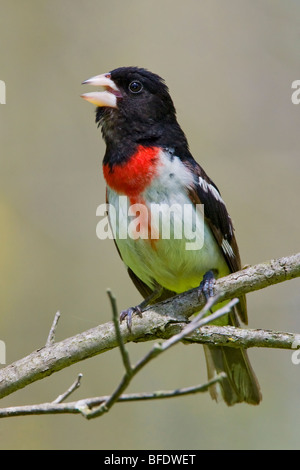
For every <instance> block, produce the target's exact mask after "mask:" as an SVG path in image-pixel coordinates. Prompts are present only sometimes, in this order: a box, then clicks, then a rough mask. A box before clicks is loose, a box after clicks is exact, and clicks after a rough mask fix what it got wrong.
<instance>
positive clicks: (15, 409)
mask: <svg viewBox="0 0 300 470" xmlns="http://www.w3.org/2000/svg"><path fill="white" fill-rule="evenodd" d="M224 376H225V374H224V373H221V374H219V375H217V376H216V377H214V378H213V379H212V380H210V381H208V382H206V383H205V384H202V385H194V386H191V387H185V388H179V389H175V390H160V391H155V392H149V393H130V394H124V395H121V396H120V397H119V398H118V400H117V402H118V403H126V402H132V401H146V400H160V399H164V398H175V397H180V396H185V395H192V394H196V393H203V392H207V390H208V389H209V387H211V386H212V385H214V384H215V383H217V382H220V381H221V380H223V378H224ZM108 398H109V397H108V396H101V397H93V398H84V399H82V400H79V401H74V402H68V403H54V402H52V403H41V404H39V405H24V406H11V407H7V408H2V409H0V418H9V417H12V416H32V415H43V414H79V413H80V414H82V409H89V408H93V407H95V406H97V405H100V403H103V402H104V401H107V400H108Z"/></svg>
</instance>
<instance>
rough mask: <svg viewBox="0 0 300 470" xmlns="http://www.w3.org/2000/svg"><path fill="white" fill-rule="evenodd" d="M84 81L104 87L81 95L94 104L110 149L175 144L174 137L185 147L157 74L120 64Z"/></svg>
mask: <svg viewBox="0 0 300 470" xmlns="http://www.w3.org/2000/svg"><path fill="white" fill-rule="evenodd" d="M84 83H86V84H90V85H100V86H104V87H105V91H104V92H96V93H86V94H84V95H82V96H83V98H85V99H86V100H88V101H90V102H92V103H94V104H95V105H96V106H97V109H96V122H97V123H98V125H100V126H101V129H102V134H103V137H104V139H105V141H106V144H107V146H108V147H110V149H111V147H116V146H118V147H119V148H123V149H124V148H125V149H127V147H128V146H131V148H132V146H134V145H139V144H142V145H145V146H147V145H148V146H151V145H158V146H166V147H170V146H171V147H174V146H175V147H176V142H177V141H180V146H182V145H184V147H185V148H186V149H187V141H186V138H185V136H184V134H183V132H182V130H181V128H180V126H179V124H178V123H177V119H176V110H175V107H174V104H173V101H172V98H171V96H170V94H169V90H168V87H167V86H166V84H165V82H164V80H163V79H162V78H161V77H159V76H158V75H156V74H154V73H152V72H149V71H148V70H146V69H143V68H138V67H120V68H117V69H115V70H112V71H111V72H109V73H107V74H103V75H98V76H96V77H93V78H91V79H89V80H86V81H85V82H84ZM178 143H179V142H178Z"/></svg>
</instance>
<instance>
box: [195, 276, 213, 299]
mask: <svg viewBox="0 0 300 470" xmlns="http://www.w3.org/2000/svg"><path fill="white" fill-rule="evenodd" d="M215 283H216V278H215V273H214V272H213V271H212V270H211V271H207V273H205V274H204V276H203V279H202V281H201V282H200V285H199V288H198V298H200V295H201V294H203V295H204V297H205V299H206V301H208V300H209V298H210V297H213V296H214V287H215Z"/></svg>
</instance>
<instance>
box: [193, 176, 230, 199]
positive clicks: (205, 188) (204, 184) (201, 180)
mask: <svg viewBox="0 0 300 470" xmlns="http://www.w3.org/2000/svg"><path fill="white" fill-rule="evenodd" d="M199 184H200V186H201V188H202V189H203V191H205V192H206V193H208V192H210V193H211V194H212V195H213V196H214V198H215V199H217V200H218V201H219V202H221V203H222V204H224V205H225V203H224V201H223V199H222V198H221V195H220V193H219V191H218V190H217V189H216V188H215V187H214V186H213V185H212V184H210V183H208V182H207V181H206V180H205V179H204V178H202V177H201V176H199Z"/></svg>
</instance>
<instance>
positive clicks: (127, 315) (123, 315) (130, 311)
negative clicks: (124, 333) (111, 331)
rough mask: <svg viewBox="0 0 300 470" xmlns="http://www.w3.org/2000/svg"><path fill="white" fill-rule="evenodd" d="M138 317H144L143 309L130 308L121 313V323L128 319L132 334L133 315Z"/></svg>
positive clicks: (128, 326) (138, 307)
mask: <svg viewBox="0 0 300 470" xmlns="http://www.w3.org/2000/svg"><path fill="white" fill-rule="evenodd" d="M134 314H135V315H138V316H139V317H142V309H141V307H140V306H139V305H137V306H136V307H130V308H127V309H126V310H122V312H121V313H120V323H122V321H123V320H125V318H126V323H127V328H128V330H129V331H130V332H131V325H132V315H134Z"/></svg>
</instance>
